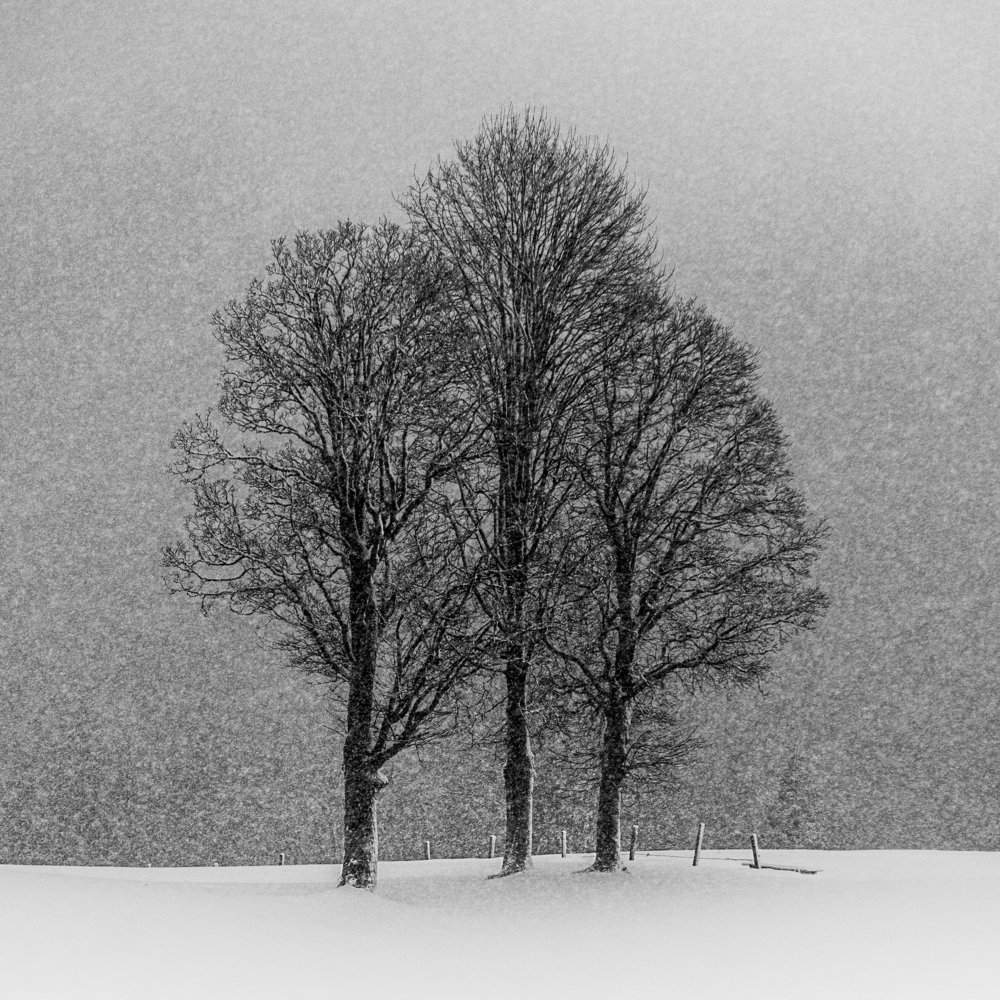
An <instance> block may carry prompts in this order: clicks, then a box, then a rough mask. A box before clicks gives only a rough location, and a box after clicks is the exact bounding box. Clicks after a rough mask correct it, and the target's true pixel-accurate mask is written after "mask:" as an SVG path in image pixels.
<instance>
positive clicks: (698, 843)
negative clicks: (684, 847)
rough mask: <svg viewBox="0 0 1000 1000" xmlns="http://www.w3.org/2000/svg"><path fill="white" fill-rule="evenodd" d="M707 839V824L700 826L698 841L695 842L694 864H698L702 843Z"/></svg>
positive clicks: (700, 824)
mask: <svg viewBox="0 0 1000 1000" xmlns="http://www.w3.org/2000/svg"><path fill="white" fill-rule="evenodd" d="M704 838H705V824H704V823H699V824H698V839H697V840H696V841H695V842H694V864H695V865H697V864H698V855H699V854H701V842H702V840H704Z"/></svg>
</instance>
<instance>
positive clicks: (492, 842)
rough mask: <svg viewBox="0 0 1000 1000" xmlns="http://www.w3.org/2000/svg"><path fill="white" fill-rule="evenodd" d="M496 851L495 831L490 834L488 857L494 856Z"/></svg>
mask: <svg viewBox="0 0 1000 1000" xmlns="http://www.w3.org/2000/svg"><path fill="white" fill-rule="evenodd" d="M496 853H497V835H496V834H495V833H491V834H490V857H491V858H494V857H496Z"/></svg>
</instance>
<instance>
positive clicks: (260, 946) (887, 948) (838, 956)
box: [0, 851, 1000, 1000]
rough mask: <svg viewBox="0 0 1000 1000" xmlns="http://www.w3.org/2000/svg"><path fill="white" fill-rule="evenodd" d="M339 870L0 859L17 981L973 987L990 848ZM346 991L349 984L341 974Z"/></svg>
mask: <svg viewBox="0 0 1000 1000" xmlns="http://www.w3.org/2000/svg"><path fill="white" fill-rule="evenodd" d="M588 860H589V859H588V858H585V857H584V856H582V855H577V856H575V857H570V858H567V859H565V860H564V859H561V858H555V857H542V858H538V859H536V867H535V870H534V871H533V872H532V873H530V874H529V875H526V876H516V877H514V878H509V879H500V880H487V878H486V875H488V874H489V873H490V872H492V871H495V870H496V869H497V862H495V861H479V860H464V861H432V862H399V863H391V864H383V865H382V866H381V868H380V885H379V888H378V891H377V892H376V893H375V894H367V893H362V892H358V891H356V890H345V889H337V888H335V886H336V878H337V875H338V874H339V869H338V868H336V867H332V866H331V867H326V866H301V867H299V866H295V867H292V866H287V867H281V868H279V867H277V866H275V867H271V868H190V869H179V868H178V869H124V868H43V867H15V866H12V867H5V868H0V942H2V944H0V948H2V952H3V954H2V969H3V972H2V980H3V987H2V994H3V996H4V997H7V998H15V997H17V998H20V997H31V998H35V997H74V998H75V997H91V996H100V997H129V998H144V997H184V998H188V997H212V998H224V997H230V996H231V997H240V998H246V997H278V998H294V997H310V998H311V997H325V996H330V997H346V996H359V997H364V998H365V1000H369V998H374V997H400V998H410V997H442V998H450V997H456V998H459V997H460V998H466V997H468V998H479V997H500V996H505V997H509V998H512V1000H513V998H518V1000H521V998H533V997H545V998H548V1000H554V998H559V997H573V998H580V997H606V998H615V1000H617V998H625V997H628V998H636V997H670V996H684V997H688V998H698V1000H704V998H712V997H725V998H728V997H739V998H741V1000H742V998H747V997H770V998H774V997H795V998H814V997H852V998H863V997H879V998H891V997H907V998H911V997H924V996H926V997H942V998H944V997H948V998H950V997H983V998H986V997H995V996H997V995H998V994H997V990H998V985H997V984H998V974H1000V960H998V957H997V952H998V950H997V946H996V942H997V930H998V927H1000V854H987V853H975V852H969V853H949V852H923V851H920V852H918V851H891V852H821V851H781V852H779V851H775V852H769V853H768V854H767V856H766V857H764V858H763V859H762V860H763V861H764V862H765V863H773V864H795V865H800V866H805V867H811V868H818V869H821V871H820V872H819V873H818V874H816V875H802V874H797V873H794V872H785V871H772V870H761V871H754V870H752V869H750V868H749V867H746V866H745V865H744V864H743V863H741V861H745V860H748V859H747V858H744V857H743V855H742V854H741V852H738V851H719V852H708V853H707V854H706V855H704V856H703V861H702V863H701V864H700V865H699V866H698V867H697V868H694V867H692V865H691V858H690V855H687V856H685V855H683V854H681V853H677V854H654V855H640V857H639V858H637V860H636V861H635V862H634V863H632V864H631V865H630V866H629V867H630V869H631V871H630V872H629V873H628V874H621V875H593V874H586V875H583V874H577V873H578V872H579V871H580V869H582V868H583V867H584V866H585V864H586V863H587V861H588ZM361 991H363V992H361Z"/></svg>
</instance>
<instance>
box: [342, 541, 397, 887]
mask: <svg viewBox="0 0 1000 1000" xmlns="http://www.w3.org/2000/svg"><path fill="white" fill-rule="evenodd" d="M377 623H378V613H377V610H376V607H375V597H374V591H373V588H372V581H371V573H370V570H369V567H368V566H367V565H366V563H365V561H364V560H362V559H357V560H355V562H354V564H353V565H352V573H351V640H352V644H353V647H354V657H355V660H354V668H353V671H352V673H351V686H350V692H349V693H348V696H347V735H346V737H345V739H344V866H343V869H342V870H341V875H340V884H341V885H353V886H356V887H357V888H359V889H374V888H375V883H376V880H377V877H378V798H379V794H380V793H381V791H382V789H383V788H384V787H385V785H386V780H385V778H384V777H383V776H382V775H381V774H380V773H379V771H378V769H377V768H376V767H374V766H373V763H372V757H371V751H372V720H373V717H374V698H375V653H376V649H377V645H378V632H377V627H378V626H377Z"/></svg>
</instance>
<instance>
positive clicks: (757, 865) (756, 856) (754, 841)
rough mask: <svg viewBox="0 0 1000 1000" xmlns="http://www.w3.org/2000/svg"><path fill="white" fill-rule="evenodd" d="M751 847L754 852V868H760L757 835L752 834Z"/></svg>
mask: <svg viewBox="0 0 1000 1000" xmlns="http://www.w3.org/2000/svg"><path fill="white" fill-rule="evenodd" d="M750 847H751V849H752V850H753V865H752V867H754V868H760V855H759V854H758V852H757V834H756V833H751V834H750Z"/></svg>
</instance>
